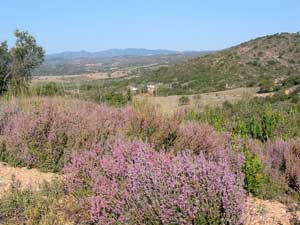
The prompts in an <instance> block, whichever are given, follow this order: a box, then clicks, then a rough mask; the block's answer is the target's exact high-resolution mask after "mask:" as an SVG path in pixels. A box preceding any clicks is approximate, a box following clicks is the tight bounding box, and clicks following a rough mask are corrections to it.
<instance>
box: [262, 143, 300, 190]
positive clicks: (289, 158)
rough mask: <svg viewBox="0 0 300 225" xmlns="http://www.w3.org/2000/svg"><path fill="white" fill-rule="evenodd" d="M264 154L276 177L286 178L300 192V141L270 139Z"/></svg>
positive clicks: (291, 186)
mask: <svg viewBox="0 0 300 225" xmlns="http://www.w3.org/2000/svg"><path fill="white" fill-rule="evenodd" d="M265 151H266V152H265V154H264V155H263V156H262V158H263V160H264V161H265V164H266V165H268V167H267V168H268V170H269V174H271V175H272V176H273V178H274V179H284V180H285V181H286V183H287V184H288V186H289V187H290V188H292V189H294V190H296V191H298V192H299V193H300V170H299V168H300V142H299V140H290V141H280V140H277V141H274V142H271V141H269V142H268V143H267V144H266V149H265Z"/></svg>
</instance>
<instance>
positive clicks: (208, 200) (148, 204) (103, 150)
mask: <svg viewBox="0 0 300 225" xmlns="http://www.w3.org/2000/svg"><path fill="white" fill-rule="evenodd" d="M64 171H65V173H66V183H67V188H68V191H69V192H70V193H71V194H72V195H74V196H76V198H78V199H79V200H80V203H81V205H82V207H83V208H84V209H86V210H88V211H89V214H90V216H89V218H88V219H89V220H90V222H91V223H94V224H241V223H242V222H243V216H244V206H245V201H246V199H245V194H244V191H243V176H241V174H236V173H234V172H233V171H232V170H231V168H230V167H229V166H228V162H227V161H226V157H225V159H223V161H219V162H216V161H212V160H207V159H206V158H205V157H204V156H203V154H202V153H199V154H198V155H196V154H193V153H192V152H191V151H182V152H180V153H178V154H177V155H174V154H173V153H172V152H165V151H156V150H154V149H153V148H152V147H151V146H150V145H149V144H145V143H143V142H139V141H134V142H124V141H121V140H118V141H116V142H115V143H114V144H113V145H111V146H110V147H99V146H98V147H94V148H92V149H91V150H90V151H86V152H83V153H74V155H73V157H72V161H71V163H70V164H69V165H68V166H66V167H65V170H64Z"/></svg>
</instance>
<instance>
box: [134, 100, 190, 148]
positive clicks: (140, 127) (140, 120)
mask: <svg viewBox="0 0 300 225" xmlns="http://www.w3.org/2000/svg"><path fill="white" fill-rule="evenodd" d="M135 110H136V113H133V114H131V115H132V116H131V118H130V121H131V122H130V128H129V131H128V136H129V137H130V138H131V139H136V138H137V139H140V140H143V141H146V142H149V143H152V144H153V145H154V146H155V148H156V149H157V150H160V149H170V147H172V146H173V145H174V142H175V140H176V138H177V136H178V135H177V130H178V128H179V125H180V123H181V122H182V120H183V117H184V113H185V112H183V111H181V112H177V113H175V114H174V115H171V116H169V117H167V116H165V115H162V114H161V113H160V112H159V111H158V110H157V109H156V108H155V107H154V106H153V105H151V104H143V105H141V104H136V105H135Z"/></svg>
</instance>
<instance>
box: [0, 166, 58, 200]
mask: <svg viewBox="0 0 300 225" xmlns="http://www.w3.org/2000/svg"><path fill="white" fill-rule="evenodd" d="M13 177H14V178H15V180H17V181H20V183H21V187H26V186H31V187H32V188H38V186H39V185H40V184H42V183H43V182H44V181H47V182H50V181H51V180H52V179H53V178H55V177H58V175H56V174H53V173H42V172H40V171H39V170H37V169H27V168H15V167H11V166H9V165H7V164H6V163H3V162H0V197H1V195H2V194H3V193H4V192H5V191H6V190H8V189H9V187H10V185H11V184H12V181H13V179H12V178H13Z"/></svg>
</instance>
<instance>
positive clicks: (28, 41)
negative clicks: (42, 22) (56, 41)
mask: <svg viewBox="0 0 300 225" xmlns="http://www.w3.org/2000/svg"><path fill="white" fill-rule="evenodd" d="M15 37H16V43H15V46H14V47H13V48H11V49H8V46H7V43H6V42H2V43H1V45H0V94H2V93H3V92H4V91H6V90H7V87H8V85H9V84H11V85H12V84H13V86H14V88H18V89H19V88H21V87H22V86H26V85H27V84H28V82H29V81H30V79H31V76H32V71H33V70H34V69H35V68H36V67H38V66H39V65H41V64H42V62H43V60H44V54H45V52H44V50H43V48H42V47H41V46H39V45H38V44H37V42H36V40H35V38H34V37H33V36H31V35H30V34H29V33H28V32H27V31H19V30H16V32H15Z"/></svg>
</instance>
